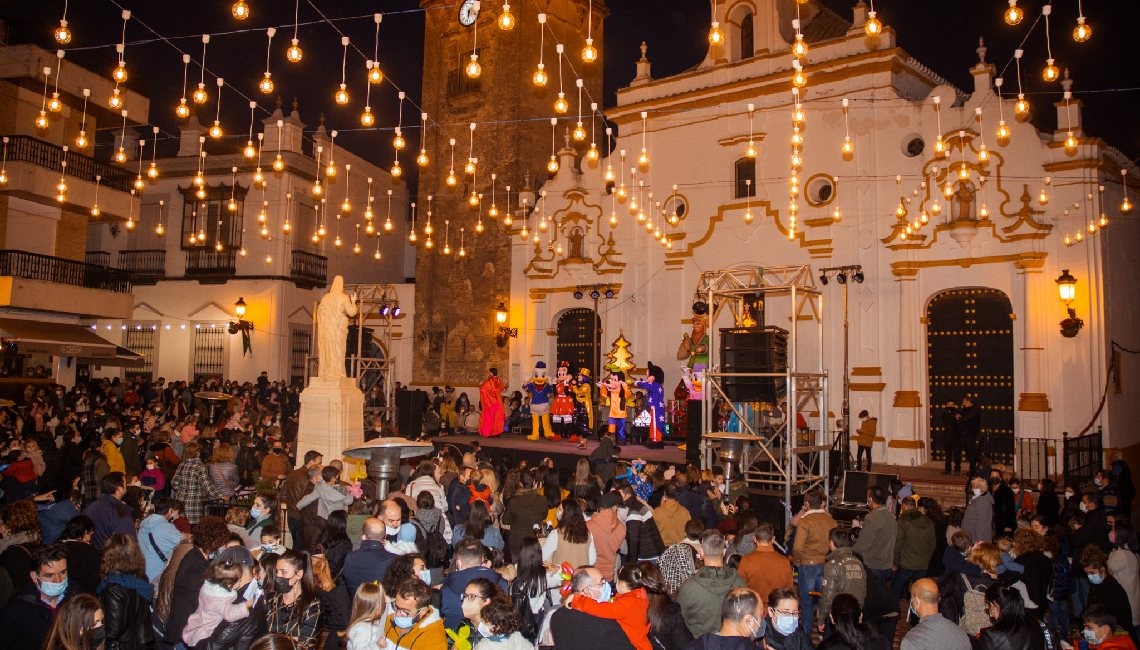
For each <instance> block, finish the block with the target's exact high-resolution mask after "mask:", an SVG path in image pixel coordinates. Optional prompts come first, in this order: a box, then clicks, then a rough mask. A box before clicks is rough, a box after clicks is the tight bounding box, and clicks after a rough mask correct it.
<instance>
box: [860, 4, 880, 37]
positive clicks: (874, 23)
mask: <svg viewBox="0 0 1140 650" xmlns="http://www.w3.org/2000/svg"><path fill="white" fill-rule="evenodd" d="M863 31H864V32H866V34H867V36H870V37H872V38H874V37H876V36H878V35H879V34H882V33H883V23H882V22H881V21H880V20H879V18H878V16H877V15H876V13H875V10H874V9H872V10H871V11H868V12H867V22H866V23H864V25H863Z"/></svg>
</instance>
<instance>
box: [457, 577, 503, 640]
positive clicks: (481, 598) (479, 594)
mask: <svg viewBox="0 0 1140 650" xmlns="http://www.w3.org/2000/svg"><path fill="white" fill-rule="evenodd" d="M460 599H461V600H460V606H461V607H462V608H463V618H464V620H466V621H467V622H468V623H470V624H471V629H472V630H473V631H476V630H478V629H479V623H480V622H481V621H482V620H483V608H484V607H486V606H487V604H488V603H490V602H491V601H493V600H506V594H504V593H503V592H502V590H500V589H499V586H498V585H496V584H495V583H493V582H491V581H490V580H488V579H486V578H475V579H474V580H472V581H471V582H468V583H467V586H466V587H464V588H463V593H462V594H461V596H460ZM472 636H474V634H473V635H472Z"/></svg>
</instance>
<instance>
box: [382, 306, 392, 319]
mask: <svg viewBox="0 0 1140 650" xmlns="http://www.w3.org/2000/svg"><path fill="white" fill-rule="evenodd" d="M390 313H392V310H391V308H390V307H388V305H384V306H383V307H381V308H380V315H381V316H385V317H386V316H387V315H388V314H390Z"/></svg>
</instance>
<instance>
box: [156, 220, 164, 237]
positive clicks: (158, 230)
mask: <svg viewBox="0 0 1140 650" xmlns="http://www.w3.org/2000/svg"><path fill="white" fill-rule="evenodd" d="M154 234H156V235H158V236H159V237H161V236H163V235H165V234H166V226H163V225H162V223H161V222H160V223H159V224H158V225H157V226H155V227H154Z"/></svg>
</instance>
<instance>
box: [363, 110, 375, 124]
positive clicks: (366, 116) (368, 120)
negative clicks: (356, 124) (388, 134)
mask: <svg viewBox="0 0 1140 650" xmlns="http://www.w3.org/2000/svg"><path fill="white" fill-rule="evenodd" d="M375 123H376V116H375V115H373V114H372V107H371V106H365V107H364V112H363V113H361V114H360V125H361V126H365V127H368V126H372V125H373V124H375Z"/></svg>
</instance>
